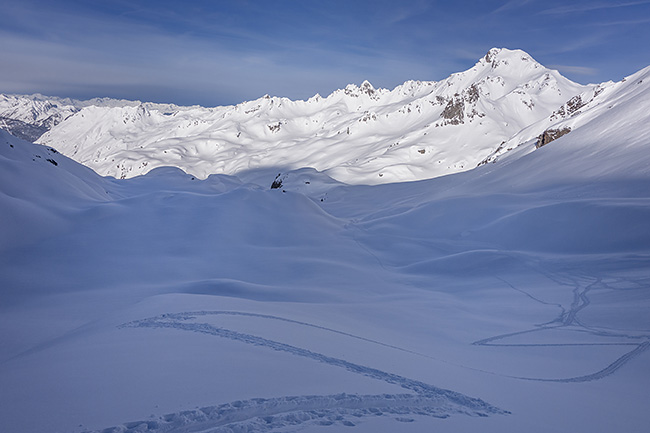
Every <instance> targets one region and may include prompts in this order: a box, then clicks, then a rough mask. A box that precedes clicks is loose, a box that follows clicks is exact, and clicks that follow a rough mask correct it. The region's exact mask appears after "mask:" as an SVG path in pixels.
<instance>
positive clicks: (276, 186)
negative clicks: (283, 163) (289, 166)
mask: <svg viewBox="0 0 650 433" xmlns="http://www.w3.org/2000/svg"><path fill="white" fill-rule="evenodd" d="M280 176H282V173H278V175H277V176H275V179H274V180H273V183H272V184H271V189H279V188H282V179H281V178H280Z"/></svg>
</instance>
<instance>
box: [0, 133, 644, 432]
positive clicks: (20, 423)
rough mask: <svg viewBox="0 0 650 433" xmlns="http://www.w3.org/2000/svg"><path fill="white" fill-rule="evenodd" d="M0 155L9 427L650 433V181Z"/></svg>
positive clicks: (16, 151) (545, 153)
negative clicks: (146, 169) (389, 175)
mask: <svg viewBox="0 0 650 433" xmlns="http://www.w3.org/2000/svg"><path fill="white" fill-rule="evenodd" d="M0 138H1V140H0V148H1V149H2V158H1V159H0V162H2V167H1V170H0V176H2V179H0V180H1V181H2V183H1V184H0V185H2V188H3V189H2V194H1V195H0V199H1V200H2V201H1V202H0V205H1V206H2V210H3V212H2V217H0V223H2V244H1V245H2V246H1V247H0V286H1V287H2V302H1V304H0V330H1V331H0V342H1V344H0V431H3V432H12V433H37V432H39V433H40V432H75V433H78V432H83V431H106V432H115V433H117V432H133V433H135V432H145V431H150V432H156V433H162V432H222V431H223V432H227V431H250V432H267V431H269V432H270V431H273V432H290V431H300V432H329V431H351V432H431V431H435V432H471V431H480V432H520V431H526V432H562V431H584V432H586V431H588V432H612V431H625V432H642V431H646V429H647V425H648V422H649V421H650V414H649V413H648V411H647V403H648V401H650V362H649V361H650V351H649V350H647V349H648V348H649V346H650V315H649V314H648V311H650V310H649V308H650V266H649V265H648V263H650V229H649V223H648V221H650V176H649V175H648V173H647V171H646V172H643V171H639V170H637V171H636V172H633V173H629V172H626V171H625V170H618V171H616V170H614V171H610V172H609V174H607V175H602V174H598V175H593V174H589V173H586V174H585V173H584V172H583V173H582V174H581V175H580V176H579V177H577V176H575V167H576V165H575V164H577V162H576V161H580V164H581V165H580V167H584V166H585V164H587V165H588V164H590V163H591V164H592V165H593V166H594V167H595V166H596V165H597V163H598V161H596V160H589V158H585V157H584V153H580V152H579V151H580V146H579V144H580V142H579V141H578V140H576V141H575V143H576V144H575V145H574V146H572V147H570V149H567V147H562V146H559V145H558V146H551V145H549V146H547V148H544V149H541V150H540V151H536V152H534V153H532V154H529V155H526V156H523V157H521V158H519V159H516V158H514V157H513V158H511V159H509V160H506V161H505V162H499V163H497V164H490V165H488V166H484V167H480V168H479V169H476V170H473V171H470V172H466V173H462V174H458V175H453V176H448V177H444V178H439V179H433V180H429V181H422V182H415V183H402V184H388V185H382V186H374V187H364V186H356V187H352V186H345V185H340V186H336V184H335V183H334V182H332V181H331V180H329V179H326V178H324V176H322V175H320V174H318V173H316V172H315V171H301V172H300V173H299V174H295V175H294V177H293V182H294V183H292V180H291V176H289V178H287V181H286V188H285V191H284V192H283V191H282V190H281V189H277V190H270V189H269V185H270V181H271V180H272V177H271V178H270V179H269V181H268V183H267V184H266V185H262V186H260V185H256V184H251V183H244V182H241V181H240V180H239V179H237V178H235V177H227V176H212V177H210V178H208V179H207V180H205V181H199V180H196V179H193V178H192V177H191V176H190V175H186V174H184V173H181V172H180V171H178V170H174V169H159V170H156V171H154V172H151V173H149V174H148V175H146V176H143V177H139V178H134V179H130V180H125V181H116V180H113V179H108V178H101V177H99V176H97V175H95V174H94V173H93V172H91V171H90V170H87V169H85V168H83V167H81V166H78V165H77V164H75V163H74V162H72V161H70V160H67V159H66V158H64V157H62V156H61V155H58V154H55V153H52V151H50V150H48V149H47V148H45V147H42V146H37V145H32V144H28V143H25V142H21V141H19V140H16V139H13V138H12V137H10V136H8V135H7V134H4V133H3V135H2V136H1V137H0ZM578 138H579V137H578ZM576 149H578V150H576ZM645 153H647V152H645ZM645 153H644V152H643V150H640V151H639V152H637V153H634V152H631V151H629V150H628V151H627V153H625V154H624V156H620V155H619V154H614V157H616V155H619V157H620V158H623V159H624V158H629V159H630V161H635V162H636V163H638V161H640V160H641V161H645V162H647V156H645ZM37 155H38V156H37ZM620 158H619V160H621V159H620ZM643 158H645V159H643ZM48 159H52V160H53V161H55V162H56V163H57V164H56V165H55V164H54V163H52V162H49V161H48ZM585 159H586V162H585ZM549 161H552V164H551V163H549ZM614 161H616V159H614ZM549 167H552V169H551V168H549ZM598 173H600V172H598ZM305 176H306V177H305ZM306 182H309V183H306ZM298 190H299V192H298ZM321 198H322V199H323V200H322V201H321ZM104 429H108V430H104Z"/></svg>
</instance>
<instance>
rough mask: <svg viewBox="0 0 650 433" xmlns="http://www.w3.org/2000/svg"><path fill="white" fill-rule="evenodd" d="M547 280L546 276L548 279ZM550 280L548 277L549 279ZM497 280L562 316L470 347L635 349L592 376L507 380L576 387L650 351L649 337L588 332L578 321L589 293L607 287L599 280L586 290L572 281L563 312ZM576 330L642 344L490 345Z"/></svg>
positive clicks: (612, 371) (588, 329)
mask: <svg viewBox="0 0 650 433" xmlns="http://www.w3.org/2000/svg"><path fill="white" fill-rule="evenodd" d="M547 276H549V275H547ZM549 277H550V276H549ZM497 278H498V279H499V280H501V281H503V282H504V283H506V284H507V285H508V286H510V287H511V288H512V289H514V290H516V291H518V292H521V293H523V294H524V295H526V296H527V297H529V298H531V299H533V300H534V301H536V302H539V303H541V304H544V305H553V306H557V307H559V308H560V309H561V310H562V312H561V313H560V315H559V316H558V317H556V318H555V319H554V320H552V321H550V322H548V323H543V324H541V325H537V327H536V328H533V329H527V330H524V331H518V332H511V333H508V334H501V335H496V336H493V337H489V338H485V339H483V340H478V341H475V342H473V343H472V344H473V345H476V346H501V347H558V346H569V347H576V346H634V348H633V349H632V350H630V351H628V352H626V353H624V354H623V355H621V356H620V357H618V358H617V359H616V360H615V361H613V362H612V363H610V364H609V365H607V366H606V367H605V368H603V369H602V370H599V371H596V372H594V373H590V374H586V375H583V376H576V377H568V378H555V379H554V378H535V377H521V376H508V377H511V378H514V379H522V380H533V381H540V382H563V383H575V382H588V381H592V380H599V379H602V378H604V377H606V376H609V375H610V374H612V373H614V372H615V371H616V370H618V369H619V368H621V367H622V366H623V365H625V364H626V363H627V362H628V361H630V360H632V359H633V358H636V357H637V356H639V355H641V354H642V353H643V352H645V351H646V350H648V348H650V335H641V336H638V335H630V334H625V333H621V332H609V331H599V330H596V329H593V328H590V327H588V326H585V325H584V324H582V323H581V322H580V320H578V313H579V312H580V311H581V310H583V309H584V308H586V307H588V306H589V304H590V302H591V301H590V300H589V297H588V296H587V294H588V293H589V291H590V290H591V289H592V288H594V287H596V286H598V285H603V286H605V287H606V284H604V283H603V281H602V278H596V280H595V281H594V282H592V283H591V284H588V285H586V286H584V287H583V286H582V285H581V284H580V283H579V282H578V281H576V280H573V279H572V284H573V286H574V289H573V301H572V303H571V306H570V307H569V309H568V310H566V309H565V308H564V307H563V306H562V305H560V304H552V303H548V302H544V301H542V300H540V299H537V298H535V297H534V296H532V295H531V294H530V293H528V292H526V291H524V290H522V289H520V288H517V287H515V286H513V285H512V284H510V283H509V282H507V281H505V280H504V279H502V278H499V277H497ZM570 326H572V327H574V328H575V327H577V328H578V329H577V330H576V329H573V330H574V331H576V332H577V331H578V330H579V331H581V332H585V333H587V334H591V335H597V336H601V337H618V338H625V339H630V340H637V341H638V340H640V339H642V340H644V341H642V342H640V343H639V342H613V343H512V344H507V343H496V344H495V343H493V341H498V340H504V339H507V338H509V337H514V336H516V335H522V334H531V333H533V332H539V331H545V330H549V329H561V328H566V327H570Z"/></svg>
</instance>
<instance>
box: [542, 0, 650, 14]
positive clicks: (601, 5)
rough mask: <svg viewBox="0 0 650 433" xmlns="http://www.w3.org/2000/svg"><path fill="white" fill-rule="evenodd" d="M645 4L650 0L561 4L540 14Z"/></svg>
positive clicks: (588, 10) (568, 12)
mask: <svg viewBox="0 0 650 433" xmlns="http://www.w3.org/2000/svg"><path fill="white" fill-rule="evenodd" d="M644 4H650V1H636V2H627V3H587V4H582V5H572V6H559V7H556V8H552V9H546V10H544V11H541V12H540V14H543V15H557V14H570V13H583V12H590V11H595V10H601V9H618V8H626V7H631V6H639V5H644Z"/></svg>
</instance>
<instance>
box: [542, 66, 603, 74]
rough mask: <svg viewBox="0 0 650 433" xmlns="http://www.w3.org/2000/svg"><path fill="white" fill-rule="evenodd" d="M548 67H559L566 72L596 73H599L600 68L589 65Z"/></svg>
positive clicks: (558, 68)
mask: <svg viewBox="0 0 650 433" xmlns="http://www.w3.org/2000/svg"><path fill="white" fill-rule="evenodd" d="M548 67H549V68H551V69H557V70H558V71H560V72H562V73H564V74H576V75H596V74H597V73H598V69H596V68H590V67H588V66H569V65H548Z"/></svg>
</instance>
